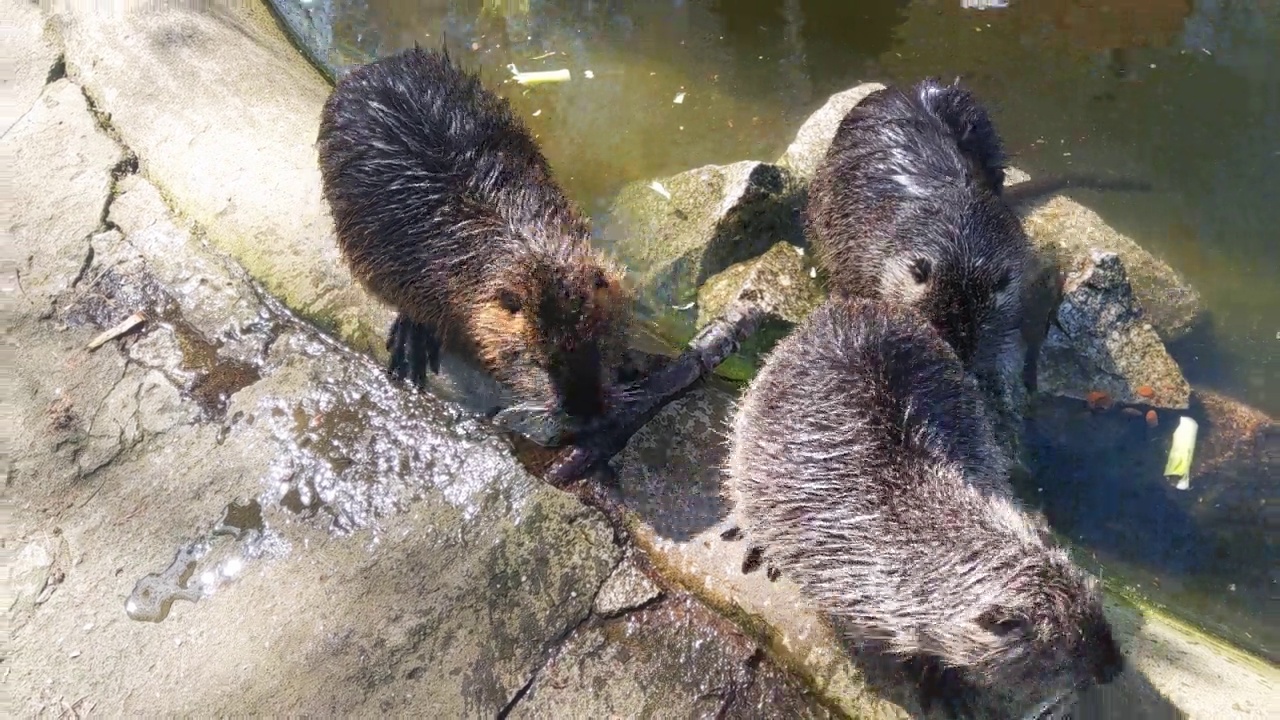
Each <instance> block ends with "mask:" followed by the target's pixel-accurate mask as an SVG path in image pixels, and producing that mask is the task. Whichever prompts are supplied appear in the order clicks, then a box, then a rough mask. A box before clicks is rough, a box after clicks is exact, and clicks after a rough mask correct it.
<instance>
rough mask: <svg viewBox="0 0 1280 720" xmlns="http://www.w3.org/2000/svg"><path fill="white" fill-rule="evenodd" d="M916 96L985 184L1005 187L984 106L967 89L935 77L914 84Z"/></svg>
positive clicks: (1001, 153) (997, 138)
mask: <svg viewBox="0 0 1280 720" xmlns="http://www.w3.org/2000/svg"><path fill="white" fill-rule="evenodd" d="M914 90H915V92H914V95H915V99H916V101H917V102H919V103H920V106H921V107H922V108H923V109H924V111H925V112H926V113H928V114H929V115H931V116H933V117H934V118H936V119H937V120H938V121H939V122H941V123H942V124H943V125H944V126H945V127H946V128H947V130H949V131H950V133H951V136H952V137H953V138H954V139H955V142H956V146H957V147H958V148H959V149H960V152H961V154H963V155H964V156H965V157H966V158H967V159H968V160H969V162H970V163H972V164H973V166H974V168H975V169H976V170H978V172H980V173H981V175H982V177H983V179H984V181H985V182H986V184H987V186H988V187H989V188H990V189H991V191H992V192H994V193H996V194H997V195H998V194H1000V193H1001V192H1003V191H1004V168H1005V160H1006V158H1005V154H1004V148H1003V146H1002V143H1001V141H1000V136H999V134H997V133H996V128H995V125H994V124H993V123H992V122H991V116H990V115H988V114H987V110H986V108H984V107H983V106H982V105H981V104H979V103H978V100H977V98H975V97H974V96H973V93H971V92H969V89H968V88H966V87H965V86H964V85H961V84H960V81H959V80H958V79H957V80H956V81H955V82H953V83H951V84H949V85H944V84H942V82H941V81H940V80H938V79H937V78H926V79H924V80H921V81H920V82H919V83H917V84H916V86H915V88H914Z"/></svg>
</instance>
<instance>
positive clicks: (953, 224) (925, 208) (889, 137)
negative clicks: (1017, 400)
mask: <svg viewBox="0 0 1280 720" xmlns="http://www.w3.org/2000/svg"><path fill="white" fill-rule="evenodd" d="M1004 179H1005V173H1004V152H1003V150H1002V147H1001V141H1000V138H999V136H998V135H997V134H996V131H995V128H994V126H993V125H992V123H991V119H990V117H989V116H988V114H987V111H986V110H985V109H984V108H983V107H982V106H981V105H979V104H978V102H977V101H976V100H975V99H974V97H973V96H972V94H971V93H970V92H969V91H968V90H967V89H966V88H964V87H963V86H962V85H960V84H959V82H956V83H953V84H951V85H943V84H941V83H939V82H938V81H937V80H935V79H927V80H924V81H922V82H920V83H918V84H916V85H915V86H914V87H912V88H911V89H910V90H909V91H907V92H904V91H903V90H901V89H899V88H897V87H888V88H885V89H882V90H878V91H876V92H874V93H872V94H870V95H868V96H867V97H866V98H865V99H864V100H862V102H860V103H859V104H858V105H856V106H854V107H853V109H851V110H850V111H849V112H848V114H846V115H845V117H844V119H843V120H842V121H841V123H840V126H839V128H838V129H837V130H836V134H835V137H834V139H833V140H832V143H831V147H830V148H829V149H828V151H827V154H826V156H825V158H824V159H823V161H822V163H821V164H820V166H819V168H818V170H817V173H816V175H815V176H814V179H813V182H812V184H811V185H810V188H809V200H808V205H807V208H806V211H805V212H806V217H805V224H806V231H807V234H808V235H809V238H810V241H811V242H812V244H813V247H814V251H815V253H816V255H817V257H818V261H819V263H820V264H821V265H822V266H823V269H824V270H825V271H826V273H827V275H828V278H829V283H830V284H831V286H832V289H833V290H835V291H837V292H839V293H842V294H847V295H851V296H854V297H866V298H884V299H886V300H890V301H894V302H900V303H906V304H910V305H912V306H914V307H916V308H918V309H919V310H920V311H921V312H923V313H924V315H925V317H927V318H929V319H930V320H931V321H932V322H933V323H934V324H935V325H936V326H937V327H938V328H939V330H941V332H942V334H943V337H944V338H946V340H947V341H948V342H949V343H950V344H951V346H952V348H954V349H955V351H956V354H957V355H958V356H959V357H960V360H961V362H962V363H964V365H965V367H966V368H968V369H970V370H978V371H979V372H980V373H981V374H984V375H986V376H988V377H995V376H1002V377H1003V376H1008V377H1012V376H1014V374H1015V373H1018V372H1021V371H1022V368H1021V367H1020V366H1016V365H1017V364H1018V363H1020V362H1021V360H1022V359H1021V358H1019V357H1017V356H1016V354H1011V352H1010V351H1014V350H1017V349H1018V345H1019V340H1020V336H1021V334H1022V332H1023V328H1022V323H1023V303H1024V299H1023V292H1024V289H1025V288H1024V285H1025V282H1026V277H1025V276H1026V275H1027V273H1028V272H1030V269H1031V263H1032V261H1033V259H1034V257H1035V256H1034V253H1033V250H1032V247H1031V243H1030V241H1029V240H1028V239H1027V236H1026V233H1025V232H1023V229H1022V225H1021V223H1020V222H1019V220H1018V218H1017V216H1016V215H1015V214H1014V212H1013V211H1012V210H1011V209H1010V208H1009V206H1008V204H1007V203H1006V202H1005V201H1004V199H1003V197H1002V193H1003V192H1004ZM1004 365H1009V366H1010V367H1008V368H1005V367H1003V366H1004Z"/></svg>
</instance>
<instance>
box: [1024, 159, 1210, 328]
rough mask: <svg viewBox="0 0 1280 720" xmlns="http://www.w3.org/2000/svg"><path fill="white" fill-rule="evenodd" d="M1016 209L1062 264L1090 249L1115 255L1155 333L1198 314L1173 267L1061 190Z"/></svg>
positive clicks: (1186, 324) (1195, 300)
mask: <svg viewBox="0 0 1280 720" xmlns="http://www.w3.org/2000/svg"><path fill="white" fill-rule="evenodd" d="M1015 177H1016V176H1015ZM1018 209H1019V210H1020V213H1021V215H1022V225H1023V227H1024V228H1026V231H1027V235H1028V236H1030V238H1031V241H1032V243H1034V244H1035V246H1036V248H1037V249H1039V250H1040V252H1042V253H1044V254H1045V255H1046V256H1047V257H1049V258H1052V259H1054V260H1056V261H1057V263H1058V264H1059V265H1061V266H1062V267H1064V268H1070V267H1075V266H1078V265H1080V264H1081V263H1082V262H1083V261H1085V260H1086V259H1087V258H1088V257H1089V255H1090V253H1091V252H1093V251H1094V250H1102V251H1104V252H1111V253H1115V254H1116V255H1118V256H1119V257H1120V259H1121V261H1122V262H1123V264H1124V267H1125V270H1126V276H1127V278H1128V282H1129V283H1130V284H1131V285H1132V287H1133V294H1134V297H1135V298H1136V299H1137V302H1138V304H1139V305H1141V306H1142V308H1143V310H1144V311H1145V312H1146V314H1147V317H1148V318H1149V320H1148V321H1149V322H1150V323H1151V325H1152V327H1154V328H1155V329H1156V332H1158V333H1159V334H1160V337H1161V339H1163V340H1165V341H1166V342H1168V341H1172V340H1176V339H1178V338H1180V337H1182V336H1183V335H1185V334H1186V333H1187V332H1189V331H1190V330H1191V329H1192V327H1194V326H1195V324H1196V322H1197V321H1198V320H1199V319H1200V317H1201V315H1202V312H1203V310H1202V305H1201V300H1200V295H1199V293H1197V292H1196V291H1195V289H1194V288H1192V287H1191V286H1190V285H1189V284H1188V283H1187V281H1186V280H1184V279H1183V278H1182V276H1181V275H1179V274H1178V272H1177V271H1176V270H1174V269H1173V268H1171V267H1169V265H1168V264H1167V263H1165V262H1164V261H1163V260H1160V259H1159V258H1157V257H1155V256H1154V255H1152V254H1151V253H1149V252H1147V251H1146V250H1143V249H1142V248H1141V247H1139V246H1138V244H1137V243H1136V242H1134V241H1133V239H1132V238H1129V237H1127V236H1125V235H1122V234H1120V233H1119V232H1117V231H1116V230H1115V229H1114V228H1112V227H1111V226H1109V225H1107V223H1106V221H1104V220H1103V219H1102V218H1101V217H1099V216H1098V214H1097V213H1096V212H1094V211H1092V210H1090V209H1089V208H1087V207H1085V206H1084V205H1081V204H1080V203H1078V202H1076V201H1074V200H1072V199H1070V198H1068V197H1064V196H1061V195H1059V196H1055V197H1051V198H1047V199H1045V200H1044V201H1043V202H1038V203H1026V204H1023V205H1021V206H1019V208H1018Z"/></svg>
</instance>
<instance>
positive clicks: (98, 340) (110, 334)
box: [88, 311, 147, 351]
mask: <svg viewBox="0 0 1280 720" xmlns="http://www.w3.org/2000/svg"><path fill="white" fill-rule="evenodd" d="M146 321H147V314H146V313H144V312H141V311H139V312H136V313H134V314H132V315H130V316H129V317H127V318H125V319H124V321H122V322H120V323H119V324H117V325H114V326H112V327H110V328H107V329H106V330H104V331H102V332H101V333H99V334H98V336H97V337H95V338H94V339H92V340H90V341H89V345H88V349H89V350H90V351H93V350H97V349H98V348H99V347H102V346H103V345H105V344H107V343H109V342H111V341H112V340H115V339H116V338H118V337H120V336H121V335H124V334H126V333H129V332H132V331H133V330H134V329H135V328H137V327H139V326H140V325H142V324H143V323H145V322H146Z"/></svg>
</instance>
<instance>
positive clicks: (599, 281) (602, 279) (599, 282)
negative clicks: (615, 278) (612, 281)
mask: <svg viewBox="0 0 1280 720" xmlns="http://www.w3.org/2000/svg"><path fill="white" fill-rule="evenodd" d="M607 287H609V276H607V275H605V274H604V271H603V270H597V271H596V289H597V290H603V289H605V288H607Z"/></svg>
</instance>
